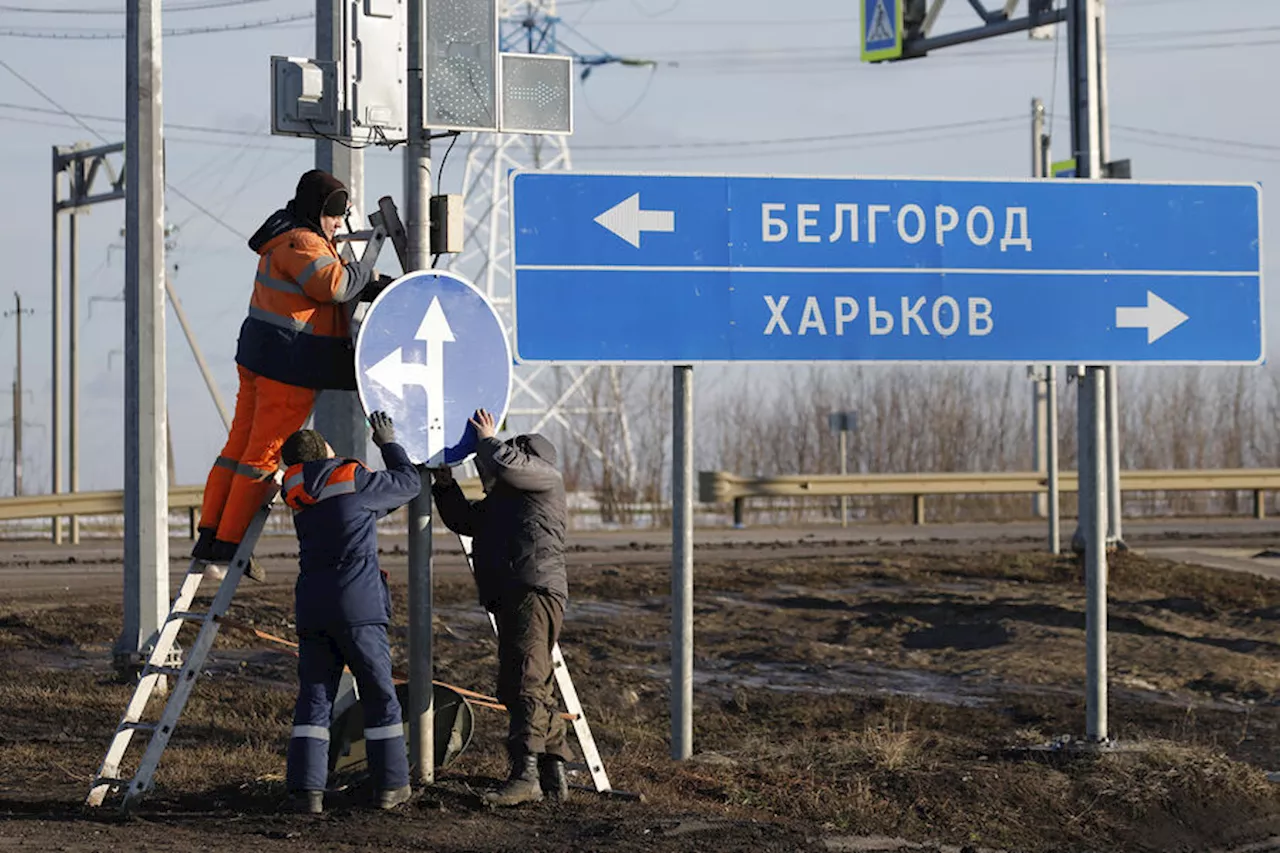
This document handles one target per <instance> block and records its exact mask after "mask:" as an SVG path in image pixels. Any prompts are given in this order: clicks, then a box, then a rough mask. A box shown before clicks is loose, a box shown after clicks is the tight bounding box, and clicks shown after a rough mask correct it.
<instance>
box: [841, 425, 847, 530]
mask: <svg viewBox="0 0 1280 853" xmlns="http://www.w3.org/2000/svg"><path fill="white" fill-rule="evenodd" d="M848 474H849V431H848V430H843V429H842V430H840V476H842V477H845V476H848ZM840 526H841V527H848V526H849V496H848V495H841V496H840Z"/></svg>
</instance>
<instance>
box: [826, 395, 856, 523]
mask: <svg viewBox="0 0 1280 853" xmlns="http://www.w3.org/2000/svg"><path fill="white" fill-rule="evenodd" d="M827 425H828V426H829V427H830V428H831V431H832V432H834V433H836V434H837V435H838V436H839V437H840V438H839V441H840V447H839V453H840V474H841V476H844V475H846V474H848V473H849V433H851V432H853V431H854V430H856V429H857V428H858V413H857V412H832V413H831V414H829V415H828V416H827ZM840 526H841V527H848V526H849V496H848V495H841V496H840Z"/></svg>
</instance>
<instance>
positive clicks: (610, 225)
mask: <svg viewBox="0 0 1280 853" xmlns="http://www.w3.org/2000/svg"><path fill="white" fill-rule="evenodd" d="M595 221H596V222H597V223H598V224H599V225H600V226H601V227H603V228H604V229H605V230H606V231H610V232H612V233H614V234H616V235H617V236H619V237H621V238H622V239H623V240H626V241H627V242H628V243H630V244H631V245H632V246H635V247H636V248H637V249H639V248H640V235H641V234H642V233H644V232H645V231H653V232H660V233H668V234H669V233H671V232H674V231H675V230H676V212H675V211H674V210H641V209H640V193H635V194H634V195H632V196H630V197H629V198H625V199H623V200H622V201H620V202H618V203H617V204H615V205H614V206H613V207H611V208H609V209H608V210H606V211H605V212H604V213H602V214H600V215H599V216H597V217H596V219H595Z"/></svg>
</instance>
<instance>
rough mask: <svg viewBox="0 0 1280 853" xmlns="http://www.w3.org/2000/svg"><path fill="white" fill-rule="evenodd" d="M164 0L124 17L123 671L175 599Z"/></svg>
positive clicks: (131, 5) (132, 0) (141, 2)
mask: <svg viewBox="0 0 1280 853" xmlns="http://www.w3.org/2000/svg"><path fill="white" fill-rule="evenodd" d="M160 3H161V0H129V2H128V5H127V7H126V18H125V76H126V83H125V103H126V104H127V105H128V106H127V112H126V116H125V119H126V120H125V174H126V175H128V181H127V184H126V187H125V335H124V344H125V424H124V426H125V489H124V491H125V497H124V513H125V514H124V527H125V531H124V533H125V536H124V630H123V632H122V633H121V636H120V639H119V641H118V642H117V644H116V649H115V663H116V669H117V670H119V671H122V672H131V671H133V670H135V669H136V668H137V666H138V665H139V664H140V663H141V661H142V659H143V657H144V655H145V654H146V652H147V649H148V647H149V646H150V645H151V644H152V643H154V642H155V637H156V634H157V632H158V630H159V628H160V625H161V624H162V622H163V621H164V618H165V615H166V613H167V612H168V609H169V478H168V465H167V462H168V460H167V458H166V456H167V454H166V446H167V442H166V441H165V435H166V432H167V429H166V417H165V379H166V377H165V289H164V279H165V267H164V159H163V158H164V136H163V123H162V112H161V104H160V93H161V36H160Z"/></svg>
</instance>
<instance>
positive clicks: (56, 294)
mask: <svg viewBox="0 0 1280 853" xmlns="http://www.w3.org/2000/svg"><path fill="white" fill-rule="evenodd" d="M61 153H62V152H61V151H60V150H59V148H58V146H56V145H55V146H54V147H53V205H52V211H53V214H52V221H51V222H50V235H49V236H50V241H51V243H52V245H53V253H52V257H53V269H52V279H53V282H52V285H53V310H52V311H51V313H52V315H53V316H52V321H53V330H52V333H53V334H52V341H53V353H52V356H53V357H52V361H53V395H52V405H51V408H52V411H51V412H50V416H49V433H50V436H49V446H50V448H52V451H53V466H52V471H51V472H50V473H51V476H52V477H53V483H52V486H53V488H52V490H51V491H52V492H53V494H55V495H57V494H60V493H61V492H62V322H63V321H62V258H61V257H60V255H59V250H60V248H61V246H62V219H61V217H60V216H59V210H58V201H59V196H60V195H61V194H60V193H59V191H58V181H59V175H60V174H61V173H62V169H61V164H60V162H59V160H60V155H61ZM51 521H52V523H53V544H55V545H61V544H62V519H61V518H60V517H58V516H56V515H55V516H53V518H52V519H51Z"/></svg>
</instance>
